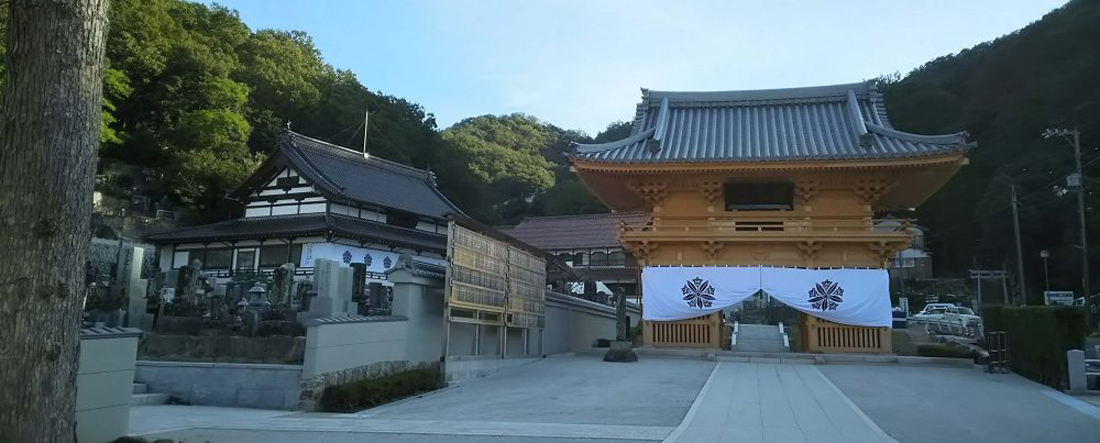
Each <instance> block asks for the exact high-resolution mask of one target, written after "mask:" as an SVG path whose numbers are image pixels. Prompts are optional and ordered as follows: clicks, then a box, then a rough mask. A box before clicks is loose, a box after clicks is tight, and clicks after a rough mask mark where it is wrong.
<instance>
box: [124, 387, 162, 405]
mask: <svg viewBox="0 0 1100 443" xmlns="http://www.w3.org/2000/svg"><path fill="white" fill-rule="evenodd" d="M167 402H168V394H158V393H156V392H149V385H147V384H145V383H138V382H134V393H133V394H131V395H130V406H147V405H163V404H165V403H167Z"/></svg>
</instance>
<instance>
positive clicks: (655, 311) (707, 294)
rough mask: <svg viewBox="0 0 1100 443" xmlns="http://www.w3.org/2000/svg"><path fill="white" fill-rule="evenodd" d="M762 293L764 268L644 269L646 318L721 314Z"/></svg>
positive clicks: (661, 318)
mask: <svg viewBox="0 0 1100 443" xmlns="http://www.w3.org/2000/svg"><path fill="white" fill-rule="evenodd" d="M759 290H760V268H758V267H751V268H735V267H720V268H690V267H669V268H644V269H642V318H644V319H646V320H654V321H673V320H684V319H688V318H694V317H699V316H703V315H707V314H711V313H714V312H718V311H721V310H723V309H725V308H728V307H730V306H733V305H734V304H737V303H738V302H740V301H742V300H744V299H746V298H749V297H751V296H752V295H753V294H755V293H756V291H759Z"/></svg>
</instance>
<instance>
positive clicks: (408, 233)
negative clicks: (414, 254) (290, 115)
mask: <svg viewBox="0 0 1100 443" xmlns="http://www.w3.org/2000/svg"><path fill="white" fill-rule="evenodd" d="M329 233H332V234H338V235H340V236H343V237H347V238H353V239H357V240H364V241H369V242H373V243H382V244H388V245H394V246H404V247H410V248H413V249H423V250H432V251H445V250H446V249H447V236H446V235H443V234H435V233H431V232H425V231H420V230H416V229H410V228H403V227H400V226H394V225H388V224H385V223H379V222H376V221H370V220H364V219H361V218H355V217H349V216H346V215H339V214H330V213H324V212H321V213H313V214H295V215H275V216H269V217H245V218H238V219H234V220H228V221H223V222H218V223H211V224H206V225H201V226H193V227H187V228H180V229H173V230H170V231H164V232H156V233H152V234H149V235H146V236H145V240H146V241H149V242H151V243H162V244H163V243H184V242H212V241H234V240H249V239H264V238H286V237H304V236H309V235H326V234H329Z"/></svg>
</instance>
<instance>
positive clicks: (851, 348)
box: [803, 317, 892, 354]
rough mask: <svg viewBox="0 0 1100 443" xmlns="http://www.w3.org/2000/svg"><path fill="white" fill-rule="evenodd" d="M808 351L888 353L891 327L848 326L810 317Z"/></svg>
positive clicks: (807, 326)
mask: <svg viewBox="0 0 1100 443" xmlns="http://www.w3.org/2000/svg"><path fill="white" fill-rule="evenodd" d="M805 324H806V333H805V334H803V338H804V339H805V340H806V346H804V350H805V351H806V352H824V353H858V354H888V353H890V352H891V347H892V346H891V340H890V328H865V327H860V326H848V325H841V324H837V323H833V322H830V321H826V320H821V319H819V318H816V317H809V318H808V319H807V320H806V322H805Z"/></svg>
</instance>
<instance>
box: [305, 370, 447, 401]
mask: <svg viewBox="0 0 1100 443" xmlns="http://www.w3.org/2000/svg"><path fill="white" fill-rule="evenodd" d="M442 385H443V384H442V381H441V376H440V373H439V366H438V365H436V366H433V367H431V368H427V369H414V370H411V371H404V372H398V373H396V374H391V375H386V376H383V377H378V378H372V379H369V380H360V381H355V382H351V383H344V384H341V385H333V386H329V387H327V388H325V390H324V392H323V393H321V402H320V403H321V410H322V411H326V412H356V411H361V410H363V409H367V408H371V407H374V406H378V405H381V404H384V403H389V402H391V401H394V400H399V399H402V398H405V397H409V396H413V395H416V394H419V393H422V392H428V391H434V390H436V389H439V388H441V387H442Z"/></svg>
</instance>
